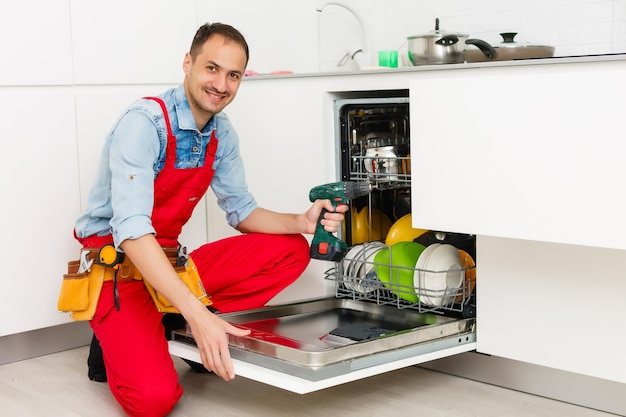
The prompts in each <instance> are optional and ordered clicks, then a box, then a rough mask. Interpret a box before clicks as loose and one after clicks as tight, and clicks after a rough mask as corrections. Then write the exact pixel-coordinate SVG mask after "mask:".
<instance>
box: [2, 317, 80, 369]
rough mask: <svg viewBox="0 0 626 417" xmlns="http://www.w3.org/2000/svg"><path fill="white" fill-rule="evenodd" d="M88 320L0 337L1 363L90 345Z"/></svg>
mask: <svg viewBox="0 0 626 417" xmlns="http://www.w3.org/2000/svg"><path fill="white" fill-rule="evenodd" d="M91 335H92V331H91V327H89V323H88V322H72V323H67V324H62V325H59V326H53V327H47V328H45V329H38V330H32V331H29V332H23V333H16V334H12V335H8V336H3V337H0V365H4V364H6V363H11V362H17V361H21V360H24V359H30V358H34V357H37V356H43V355H48V354H50V353H55V352H60V351H63V350H68V349H74V348H77V347H79V346H85V345H88V344H89V343H90V342H91Z"/></svg>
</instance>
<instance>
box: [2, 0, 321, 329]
mask: <svg viewBox="0 0 626 417" xmlns="http://www.w3.org/2000/svg"><path fill="white" fill-rule="evenodd" d="M263 4H264V7H260V6H259V4H258V2H256V1H254V0H245V1H240V2H238V3H237V7H233V6H232V3H229V2H206V1H200V0H178V1H175V2H174V1H169V0H107V1H101V2H98V1H90V0H0V39H2V42H0V57H1V58H0V125H1V126H2V134H1V135H0V147H1V149H0V195H2V203H3V204H2V216H0V230H1V231H2V237H3V238H2V240H1V242H0V262H1V263H2V265H3V269H2V273H0V337H1V336H6V335H11V334H16V333H21V332H26V331H29V330H36V329H40V328H44V327H50V326H54V325H57V324H63V323H66V322H68V321H70V319H69V318H68V315H67V314H62V313H59V312H57V309H56V302H57V295H58V290H59V288H60V284H61V278H62V274H63V273H64V272H65V270H66V263H67V261H68V260H70V259H75V258H77V256H78V252H79V246H78V244H77V242H76V241H75V240H74V239H73V236H72V228H73V226H74V221H75V219H76V217H77V215H78V214H79V213H80V211H81V210H82V208H83V207H84V204H85V202H86V199H87V193H88V190H89V188H90V186H91V183H92V181H93V178H94V175H95V165H96V164H97V162H98V156H99V153H100V149H101V147H102V143H103V141H104V137H105V135H106V134H107V132H108V130H109V129H110V127H111V125H112V123H113V122H114V121H115V119H116V118H117V117H118V115H119V114H120V113H121V111H122V110H123V109H124V108H125V107H126V106H127V105H128V104H130V103H131V102H132V101H133V100H135V99H136V98H138V97H141V96H144V95H149V94H158V93H160V92H161V91H163V90H165V89H167V88H170V87H172V86H175V85H178V84H179V83H180V82H181V81H182V79H183V73H182V67H181V66H182V61H183V58H184V54H185V52H186V51H187V50H188V48H189V46H190V44H191V40H192V37H193V34H194V33H195V31H196V29H197V28H198V26H199V25H200V24H202V23H204V22H206V21H221V22H225V23H230V24H232V25H234V26H236V27H238V28H239V29H240V30H242V32H243V33H244V35H245V36H246V37H247V39H248V41H249V43H250V47H251V59H250V63H249V68H251V69H255V70H257V71H259V72H270V71H274V70H292V71H294V72H314V71H316V70H317V66H318V58H317V50H318V48H317V33H316V30H317V29H316V13H315V11H314V6H313V5H314V3H313V0H307V2H304V1H299V2H292V1H289V0H267V1H265V2H263ZM285 14H287V15H288V16H290V17H291V18H290V19H284V17H285ZM206 210H207V209H206V207H205V205H204V204H200V205H199V206H198V209H197V211H196V213H195V214H194V217H193V219H192V221H191V222H190V224H189V225H188V226H187V227H185V229H184V230H183V237H182V241H183V242H184V243H185V244H187V245H188V246H190V247H195V246H197V245H199V244H201V243H203V242H205V241H206V239H207V215H206ZM220 218H221V219H223V214H221V215H220ZM224 222H225V220H224Z"/></svg>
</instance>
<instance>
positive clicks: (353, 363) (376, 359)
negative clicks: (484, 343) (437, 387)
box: [231, 333, 476, 381]
mask: <svg viewBox="0 0 626 417" xmlns="http://www.w3.org/2000/svg"><path fill="white" fill-rule="evenodd" d="M474 342H476V335H475V334H474V333H470V334H466V335H457V336H450V337H446V338H443V339H437V340H433V341H429V342H424V343H420V344H417V345H412V346H406V347H403V348H400V349H394V350H388V351H385V352H379V353H373V354H370V355H367V356H361V357H358V358H354V359H350V360H345V361H341V362H337V363H333V364H329V365H325V366H318V367H311V366H303V365H299V364H297V363H292V362H287V361H285V360H282V359H279V358H276V357H272V356H267V355H263V354H259V353H255V352H250V351H246V350H242V349H236V348H231V356H232V357H233V358H234V359H238V360H241V361H243V362H246V363H252V364H254V365H257V366H261V367H264V368H268V369H271V370H273V371H276V372H281V373H284V374H287V375H290V376H294V377H298V378H302V379H306V380H308V381H322V380H325V379H328V378H333V377H336V376H340V375H345V374H348V373H350V372H353V371H357V370H360V369H366V368H370V367H373V366H376V365H381V364H385V363H389V362H394V361H398V360H401V359H406V358H411V357H417V356H420V355H424V354H427V353H432V352H437V351H440V350H443V349H448V348H452V347H455V346H461V345H465V344H469V343H474Z"/></svg>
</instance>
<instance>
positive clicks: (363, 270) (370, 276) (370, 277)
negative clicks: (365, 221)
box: [352, 242, 386, 294]
mask: <svg viewBox="0 0 626 417" xmlns="http://www.w3.org/2000/svg"><path fill="white" fill-rule="evenodd" d="M385 247H386V246H385V245H384V244H383V243H381V242H371V243H369V244H367V246H366V248H365V250H364V252H362V256H359V258H358V259H357V260H356V261H355V264H354V267H353V269H352V273H353V276H354V277H355V279H356V286H355V288H354V289H355V291H357V292H358V293H361V294H369V293H371V292H372V291H374V290H376V289H377V288H378V277H377V276H376V272H374V258H375V257H376V254H377V253H378V252H380V251H381V250H383V249H384V248H385Z"/></svg>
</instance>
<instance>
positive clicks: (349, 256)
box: [342, 245, 363, 291]
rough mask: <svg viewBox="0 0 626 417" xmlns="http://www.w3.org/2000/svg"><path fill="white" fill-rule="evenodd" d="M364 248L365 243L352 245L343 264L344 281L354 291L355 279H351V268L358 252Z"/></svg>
mask: <svg viewBox="0 0 626 417" xmlns="http://www.w3.org/2000/svg"><path fill="white" fill-rule="evenodd" d="M361 250H363V245H355V246H353V247H351V248H350V249H349V250H348V252H347V253H346V255H345V256H344V257H343V261H342V265H343V276H342V279H343V283H344V285H345V286H346V288H347V289H348V290H351V291H354V280H352V279H350V269H351V268H352V263H353V262H354V260H355V259H356V257H357V254H358V253H359V252H360V251H361Z"/></svg>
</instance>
